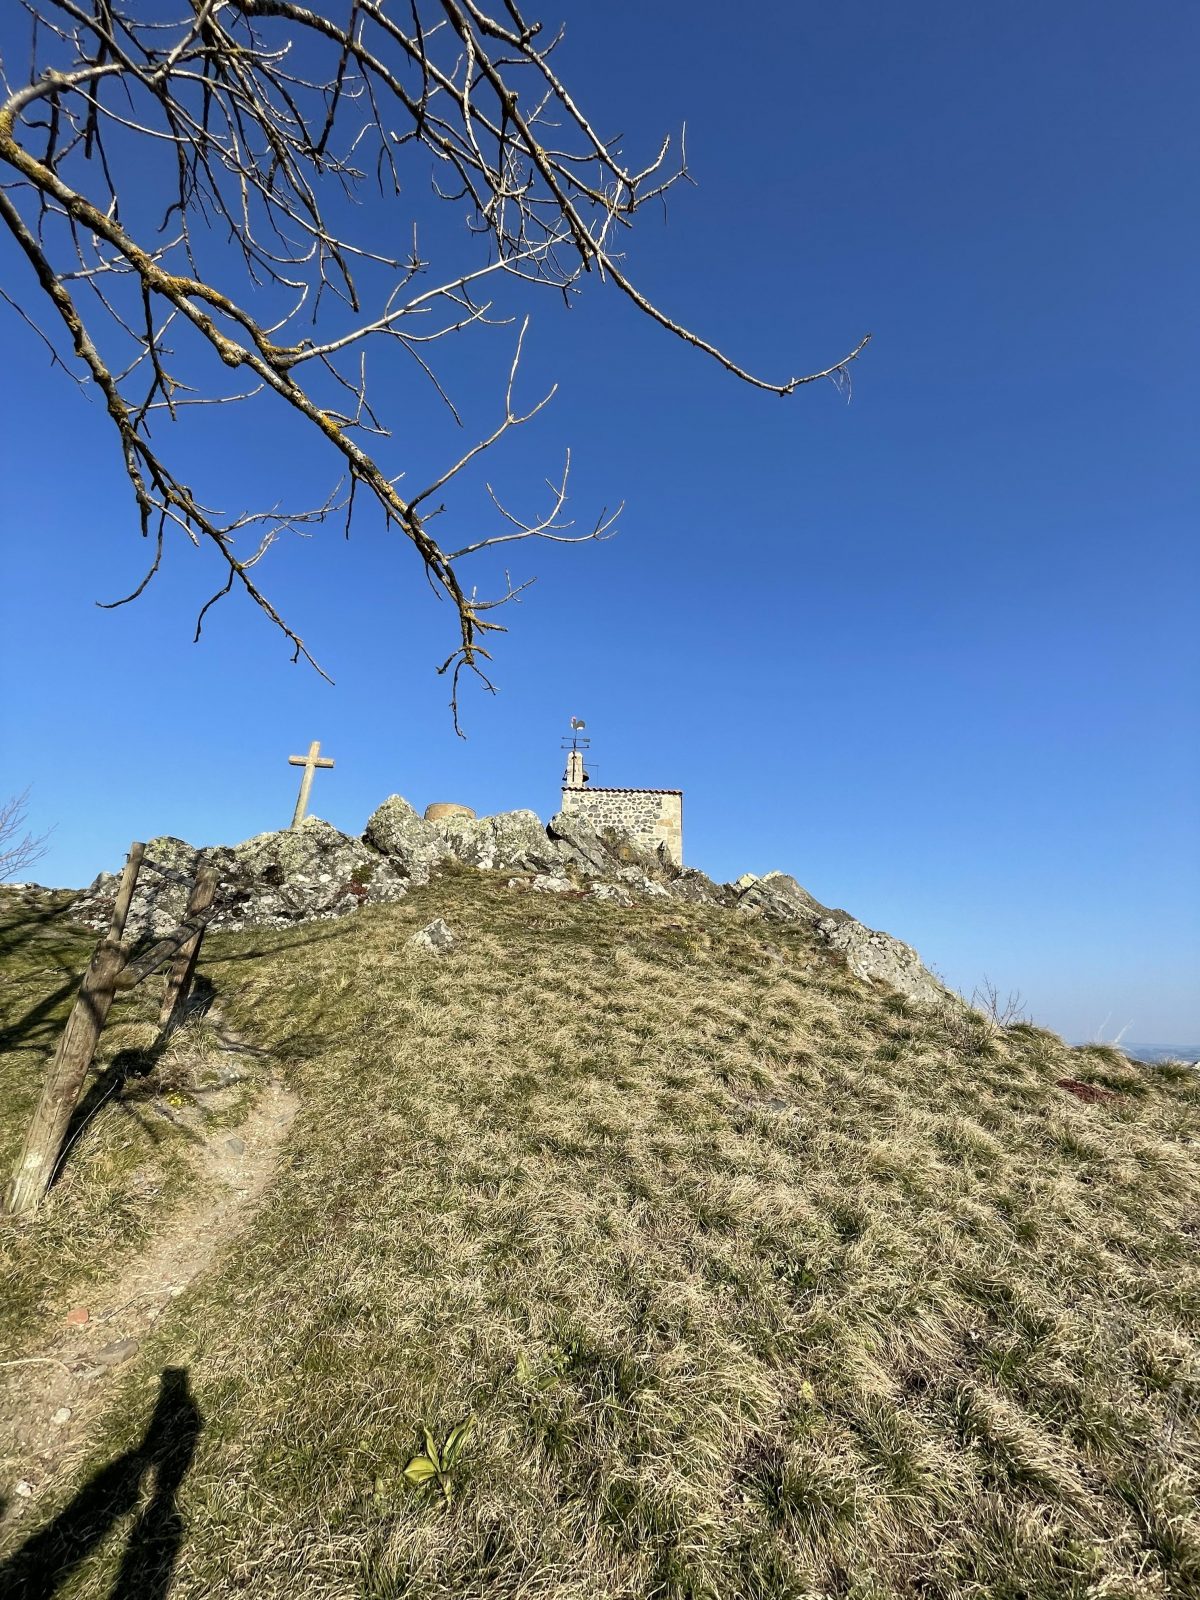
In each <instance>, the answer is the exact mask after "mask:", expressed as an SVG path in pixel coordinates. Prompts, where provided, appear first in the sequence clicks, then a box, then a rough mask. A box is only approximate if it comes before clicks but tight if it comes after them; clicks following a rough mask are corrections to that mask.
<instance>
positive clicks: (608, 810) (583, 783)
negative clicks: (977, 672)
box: [562, 739, 683, 867]
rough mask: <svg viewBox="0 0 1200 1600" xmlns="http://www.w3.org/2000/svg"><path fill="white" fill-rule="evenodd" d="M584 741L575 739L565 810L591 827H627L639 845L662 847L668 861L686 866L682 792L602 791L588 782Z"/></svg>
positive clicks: (565, 786) (564, 795) (569, 761)
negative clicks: (684, 859)
mask: <svg viewBox="0 0 1200 1600" xmlns="http://www.w3.org/2000/svg"><path fill="white" fill-rule="evenodd" d="M584 742H585V741H581V740H578V739H575V740H572V747H571V748H570V749H569V750H568V751H567V770H566V772H565V773H564V775H563V789H562V809H563V810H564V811H566V812H570V814H571V815H572V816H577V817H579V818H581V819H582V820H583V821H585V822H587V823H588V824H589V825H590V826H591V827H593V828H596V829H601V828H611V827H618V828H626V829H628V831H629V832H630V833H631V834H633V836H634V837H635V838H636V839H637V841H638V843H639V844H644V845H648V846H650V847H651V848H652V849H653V848H655V847H656V846H658V845H661V846H662V847H663V852H664V854H665V855H666V856H667V858H668V859H669V860H671V861H673V862H674V863H675V865H676V866H679V867H681V866H682V865H683V790H682V789H602V788H598V787H593V785H592V784H590V783H589V782H588V775H587V773H586V771H585V770H584V765H583V750H582V749H580V748H579V745H580V744H581V743H584Z"/></svg>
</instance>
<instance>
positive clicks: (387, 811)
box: [363, 794, 475, 884]
mask: <svg viewBox="0 0 1200 1600" xmlns="http://www.w3.org/2000/svg"><path fill="white" fill-rule="evenodd" d="M453 824H462V825H466V826H475V824H472V823H467V822H466V819H464V818H460V817H454V818H451V819H448V820H447V821H445V822H441V823H437V822H426V821H425V819H424V818H423V817H419V816H418V815H417V813H416V812H415V811H414V810H413V808H412V807H411V806H410V805H409V803H408V801H407V800H405V799H404V797H403V795H398V794H393V795H389V796H388V798H387V799H386V800H385V801H384V802H383V804H382V805H381V806H379V807H377V808H376V810H374V811H373V812H372V813H371V816H370V818H369V819H368V822H367V826H366V829H365V831H364V833H363V842H364V844H367V845H369V846H370V847H371V848H372V849H374V850H378V851H379V852H380V854H381V855H384V856H386V857H387V858H388V860H389V861H390V862H391V863H392V866H393V867H394V869H395V870H396V871H397V872H398V873H399V875H400V876H401V877H402V878H407V880H408V881H409V883H410V884H422V883H428V882H429V875H430V873H431V872H433V871H434V870H435V869H436V868H437V866H438V865H439V863H440V862H442V861H446V860H449V858H450V857H451V855H452V854H453V852H452V851H451V849H450V846H449V844H448V843H447V841H446V835H445V831H444V830H445V829H447V828H449V827H450V826H452V825H453Z"/></svg>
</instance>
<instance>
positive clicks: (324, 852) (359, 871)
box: [72, 817, 405, 938]
mask: <svg viewBox="0 0 1200 1600" xmlns="http://www.w3.org/2000/svg"><path fill="white" fill-rule="evenodd" d="M204 865H208V866H213V867H215V868H216V870H217V897H216V904H217V907H218V911H217V915H216V916H215V917H214V919H213V923H212V926H213V927H215V928H228V927H275V928H277V927H286V926H288V925H289V924H290V923H293V922H306V921H309V920H312V919H314V918H324V917H337V916H342V915H344V914H345V913H346V912H347V911H354V910H356V909H357V908H358V907H359V906H360V905H364V904H379V903H381V902H387V901H392V900H398V899H400V897H401V896H402V895H403V894H404V892H405V886H404V883H403V882H402V881H401V878H400V876H399V874H398V873H397V872H396V870H395V868H394V867H393V866H392V865H391V864H390V863H389V862H388V861H387V860H385V859H384V858H382V857H381V856H380V855H378V853H377V852H376V851H374V850H371V849H369V848H368V847H367V846H366V845H364V844H363V843H362V842H361V840H358V839H351V838H348V837H347V836H346V834H344V833H339V832H338V830H337V829H336V828H335V827H333V826H332V825H331V824H330V823H328V822H324V821H322V820H321V818H319V817H307V818H306V819H305V820H304V822H302V823H301V825H300V826H299V827H298V828H287V829H282V830H280V831H279V832H274V833H260V834H258V835H257V836H256V837H255V838H253V839H247V840H246V841H245V842H244V843H243V844H239V845H234V846H232V847H230V846H227V845H218V846H215V847H213V848H211V849H197V848H196V847H195V846H194V845H190V844H187V843H186V842H185V841H184V840H183V839H173V838H168V837H162V838H158V839H151V840H150V841H149V843H148V844H147V846H146V853H145V857H144V859H143V862H142V869H141V872H140V873H139V875H138V883H137V888H136V890H135V891H134V896H133V901H132V903H131V905H130V908H129V918H128V921H127V922H126V932H127V934H128V935H129V936H130V937H131V938H139V937H141V936H142V935H146V934H149V935H154V936H158V935H161V934H164V933H166V932H168V931H169V930H170V929H171V928H173V927H174V926H175V925H176V923H177V922H179V920H180V919H181V918H182V916H183V914H184V911H185V909H186V906H187V900H188V895H189V893H190V891H191V885H192V880H193V878H194V877H195V875H196V871H197V869H198V868H199V867H201V866H204ZM117 882H118V877H117V874H115V873H101V874H100V876H99V877H98V878H97V879H96V880H95V882H93V883H92V885H91V886H90V888H89V889H88V890H87V891H86V893H85V894H84V896H83V898H82V899H81V900H79V901H77V902H76V904H75V906H74V907H73V909H72V914H73V915H74V916H75V917H77V918H78V919H79V920H80V921H82V922H83V923H85V925H87V926H88V927H94V928H102V927H106V926H107V924H108V919H109V917H110V916H111V915H112V905H113V900H114V897H115V895H116V889H117Z"/></svg>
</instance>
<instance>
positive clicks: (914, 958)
mask: <svg viewBox="0 0 1200 1600" xmlns="http://www.w3.org/2000/svg"><path fill="white" fill-rule="evenodd" d="M730 887H731V888H733V889H735V890H736V892H737V895H738V899H737V905H738V909H739V910H743V911H749V912H755V911H757V912H760V913H761V914H762V915H763V916H766V917H770V918H772V919H774V920H775V921H778V922H803V923H805V924H806V925H807V926H808V927H810V928H811V929H812V930H813V932H814V933H815V934H816V935H817V937H818V938H819V939H820V940H821V941H822V942H823V943H824V944H826V945H828V946H829V948H830V949H832V950H840V951H841V952H842V954H843V955H844V956H845V958H846V965H847V966H848V967H849V968H850V970H851V972H853V973H854V974H855V976H856V977H859V978H862V979H863V980H864V981H866V982H868V983H886V984H889V985H890V986H891V987H892V988H893V989H896V990H898V991H899V992H900V993H901V994H902V995H905V996H906V997H907V998H908V999H910V1000H916V1001H917V1002H918V1003H919V1004H921V1005H937V1004H939V1003H940V1002H941V1001H943V1000H945V999H946V998H947V991H946V990H945V989H944V988H943V987H942V985H941V984H940V983H938V981H937V979H936V978H935V977H934V976H933V974H932V973H931V972H930V971H929V970H928V969H927V968H926V967H925V966H924V964H923V963H922V961H921V958H920V956H919V955H918V954H917V952H916V951H915V950H914V949H913V948H912V946H911V945H907V944H903V943H902V942H901V941H900V940H899V939H895V938H893V937H892V935H891V934H890V933H879V932H877V931H876V930H875V929H874V928H868V927H867V926H866V924H865V923H862V922H858V921H856V920H855V918H854V917H852V916H851V915H850V914H849V912H847V911H835V910H831V909H830V908H829V907H828V906H823V905H822V904H821V902H820V901H819V900H814V899H813V897H812V895H811V894H809V892H808V890H807V889H804V888H802V887H801V886H800V884H798V883H797V882H796V880H795V878H792V877H789V876H788V874H787V873H786V872H768V873H767V874H766V875H765V876H764V877H761V878H756V877H754V876H753V875H752V874H750V873H746V874H745V875H744V876H743V877H741V878H739V879H738V880H737V883H736V884H733V885H730Z"/></svg>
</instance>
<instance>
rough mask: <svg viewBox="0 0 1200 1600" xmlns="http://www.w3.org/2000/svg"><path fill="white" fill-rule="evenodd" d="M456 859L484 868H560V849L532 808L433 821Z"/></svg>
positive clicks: (562, 853) (561, 853)
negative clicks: (530, 809)
mask: <svg viewBox="0 0 1200 1600" xmlns="http://www.w3.org/2000/svg"><path fill="white" fill-rule="evenodd" d="M435 826H436V827H437V829H438V831H439V832H440V834H441V836H442V838H443V839H444V840H445V842H446V846H447V848H448V849H449V851H450V853H451V854H452V855H453V856H454V858H455V860H456V861H461V862H462V864H463V865H464V866H467V867H479V868H481V869H482V870H484V871H493V870H495V871H500V870H502V871H508V872H513V871H517V872H546V871H555V870H561V868H562V865H563V861H564V851H563V850H562V848H561V847H560V846H559V845H558V844H556V843H555V842H554V841H553V840H552V839H550V838H548V837H547V834H546V830H545V828H543V826H542V824H541V822H540V820H539V818H538V815H537V813H536V812H534V811H501V812H499V813H497V815H496V816H494V817H478V818H468V817H446V818H444V819H442V820H440V821H439V822H437V823H436V824H435Z"/></svg>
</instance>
